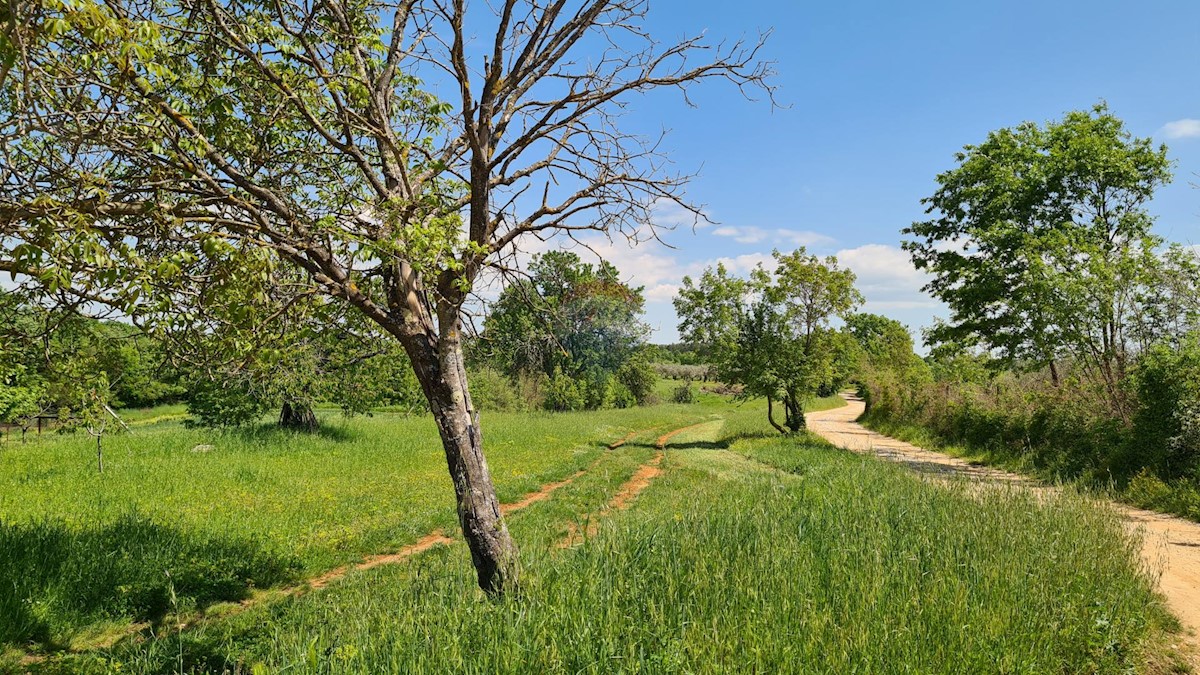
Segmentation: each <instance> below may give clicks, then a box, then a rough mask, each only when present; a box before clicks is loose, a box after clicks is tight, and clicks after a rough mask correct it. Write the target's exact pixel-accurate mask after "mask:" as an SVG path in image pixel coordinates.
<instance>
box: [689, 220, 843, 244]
mask: <svg viewBox="0 0 1200 675" xmlns="http://www.w3.org/2000/svg"><path fill="white" fill-rule="evenodd" d="M712 233H713V235H715V236H717V237H730V238H732V239H733V240H734V241H736V242H738V243H739V244H758V243H762V242H769V243H771V244H774V245H788V246H829V245H831V244H833V243H834V242H835V240H834V238H833V237H829V236H826V235H823V234H821V233H820V232H813V231H811V230H789V229H786V228H779V229H776V230H767V229H764V228H761V227H754V226H750V225H746V226H733V225H722V226H721V227H718V228H716V229H714V230H713V231H712Z"/></svg>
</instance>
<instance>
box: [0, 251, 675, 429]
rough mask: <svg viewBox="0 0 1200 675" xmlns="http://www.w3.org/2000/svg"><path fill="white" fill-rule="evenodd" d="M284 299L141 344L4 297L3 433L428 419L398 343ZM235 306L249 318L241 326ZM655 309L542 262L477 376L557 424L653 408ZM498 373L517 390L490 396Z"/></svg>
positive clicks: (628, 292)
mask: <svg viewBox="0 0 1200 675" xmlns="http://www.w3.org/2000/svg"><path fill="white" fill-rule="evenodd" d="M281 296H282V294H280V293H278V292H276V294H275V295H274V296H273V297H272V298H267V297H259V298H258V300H257V301H255V300H254V299H251V298H241V297H239V298H236V299H235V301H231V299H230V298H221V302H220V303H218V302H217V301H216V300H215V299H209V300H206V303H207V311H206V312H204V313H203V314H200V313H196V314H192V315H191V317H192V320H188V315H186V314H181V315H180V316H179V317H177V320H176V321H174V322H173V323H172V324H170V325H156V326H154V327H153V328H152V329H150V330H144V329H143V328H141V327H139V326H135V325H133V324H130V323H126V322H121V321H115V320H102V319H97V318H89V317H87V316H85V315H84V313H82V312H81V311H79V309H80V308H77V307H64V308H46V307H43V306H41V305H39V304H37V303H35V302H31V301H30V299H29V298H28V297H26V296H22V295H21V294H18V293H15V292H4V293H0V318H2V319H3V325H4V329H3V333H4V346H3V347H0V369H2V371H0V373H2V374H0V422H2V423H7V424H17V425H20V426H22V427H27V426H28V425H29V424H31V423H32V421H33V420H34V419H36V418H37V417H38V416H56V417H58V418H59V420H60V422H61V426H63V427H64V428H70V427H72V426H73V425H75V424H78V423H79V422H80V421H81V420H82V419H84V418H85V417H86V412H87V410H86V408H85V407H84V406H82V405H81V403H80V402H81V401H86V400H95V401H99V402H101V404H102V405H105V406H109V407H111V408H114V409H120V408H124V407H148V406H153V405H157V404H161V403H173V402H177V401H186V403H187V405H188V410H189V412H190V413H191V415H192V422H193V423H195V424H197V425H199V426H204V427H230V426H241V425H245V424H251V423H257V422H259V421H260V420H261V419H262V418H263V416H264V415H265V414H266V413H267V412H268V411H270V410H275V411H277V412H278V414H279V424H280V426H282V427H284V428H289V429H295V430H300V431H315V430H316V428H317V425H318V421H317V418H316V415H315V414H314V411H313V407H314V405H315V404H316V403H318V402H327V401H334V402H336V404H337V405H338V406H339V407H340V408H341V409H342V411H343V412H344V413H346V414H357V413H369V412H371V411H372V410H375V409H379V408H381V407H389V408H391V409H397V408H399V409H401V410H405V411H408V412H417V411H426V412H427V411H428V407H427V405H426V402H425V399H424V397H423V396H422V395H421V391H420V388H419V385H418V384H417V382H416V380H415V378H414V376H413V375H412V371H411V368H410V367H409V364H408V362H407V357H406V355H405V354H404V352H403V351H402V350H401V349H400V348H399V346H398V345H396V344H395V343H394V341H391V340H389V339H387V338H386V337H385V336H382V335H379V334H377V333H374V332H372V326H371V325H370V324H368V323H365V322H361V321H359V322H358V324H357V325H356V324H355V323H354V320H355V319H356V318H357V317H356V315H354V314H346V313H343V312H339V306H338V305H335V304H333V303H329V302H327V301H324V300H322V299H320V298H294V297H293V298H286V301H282V302H281V301H280V299H279V298H280V297H281ZM218 306H221V307H225V308H227V309H226V312H224V313H222V312H218V311H216V309H217V307H218ZM235 308H236V309H239V310H240V309H244V308H249V309H250V312H249V313H248V316H246V317H245V318H240V319H238V320H234V318H232V317H229V316H228V312H232V311H234V309H235ZM642 308H643V299H642V295H641V289H638V288H631V287H630V286H628V285H627V284H625V283H623V282H622V281H621V280H620V278H619V273H618V271H617V269H616V268H615V267H613V266H612V265H611V264H609V263H607V262H601V263H599V264H598V265H592V264H588V263H585V262H583V261H582V260H581V259H580V258H579V256H578V255H576V254H574V253H569V252H551V253H547V254H545V255H543V256H538V257H535V258H534V259H533V262H532V264H531V265H530V269H529V274H528V276H527V277H524V278H522V279H521V280H520V281H518V282H517V283H514V284H511V285H509V286H508V287H507V288H506V289H505V290H504V291H503V293H501V295H500V297H499V298H498V299H497V301H496V302H494V303H492V304H491V306H490V307H489V312H488V314H487V318H486V320H485V322H484V329H485V330H484V332H483V334H482V335H480V336H478V337H474V338H470V339H469V342H468V344H469V348H468V350H467V352H468V354H469V355H470V359H469V360H470V361H471V366H470V369H471V370H472V371H478V372H483V373H485V374H484V376H483V377H484V380H483V387H484V391H483V392H482V393H483V396H484V397H485V399H496V398H498V392H497V391H492V390H497V389H498V388H499V387H510V386H512V385H513V384H515V383H516V382H518V381H526V382H532V383H533V386H532V387H531V388H529V390H528V391H526V392H524V393H525V394H527V395H528V396H529V398H530V399H532V402H533V403H535V404H536V405H538V406H542V407H545V408H547V409H550V410H578V409H595V408H601V407H605V406H617V407H628V406H631V405H639V404H645V403H648V402H649V401H650V400H651V395H652V392H653V388H654V381H655V379H656V376H655V374H654V372H653V370H652V369H651V367H650V366H649V365H648V363H647V360H646V358H645V351H646V348H647V345H646V343H645V337H646V335H647V334H648V332H649V329H648V328H647V326H646V325H645V324H644V323H642V322H641V321H640V316H641V313H642ZM488 369H495V370H497V371H499V372H500V373H501V374H502V377H503V378H506V379H508V382H507V383H501V384H499V385H496V386H493V385H492V383H491V382H490V381H489V380H488V379H487V378H488V375H487V374H486V373H487V371H488ZM493 403H496V401H494V400H485V401H484V402H483V405H484V406H485V407H486V406H488V405H489V404H493ZM497 407H504V406H497Z"/></svg>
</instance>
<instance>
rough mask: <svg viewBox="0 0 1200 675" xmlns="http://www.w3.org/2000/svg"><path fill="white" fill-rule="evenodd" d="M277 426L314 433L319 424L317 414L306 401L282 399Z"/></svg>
mask: <svg viewBox="0 0 1200 675" xmlns="http://www.w3.org/2000/svg"><path fill="white" fill-rule="evenodd" d="M279 426H281V427H283V428H284V429H291V430H293V431H303V432H305V433H310V434H311V433H315V432H316V431H317V428H318V427H319V426H320V422H318V421H317V414H316V413H314V412H313V409H312V406H310V405H308V404H307V403H299V402H297V403H293V402H291V401H284V403H283V410H281V411H280V412H279Z"/></svg>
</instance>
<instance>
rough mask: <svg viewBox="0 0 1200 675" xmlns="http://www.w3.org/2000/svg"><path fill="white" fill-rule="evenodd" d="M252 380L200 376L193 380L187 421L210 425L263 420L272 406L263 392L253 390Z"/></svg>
mask: <svg viewBox="0 0 1200 675" xmlns="http://www.w3.org/2000/svg"><path fill="white" fill-rule="evenodd" d="M252 387H253V383H252V382H250V381H249V379H247V378H241V379H237V380H224V379H223V380H199V381H197V382H195V383H193V384H192V392H191V397H190V398H188V402H187V410H188V414H190V415H191V416H192V419H191V420H189V423H190V424H193V425H195V426H200V427H207V428H210V429H218V428H222V427H243V426H247V425H250V424H255V423H257V422H260V421H262V417H263V415H265V414H266V413H267V411H269V410H270V409H271V407H272V406H270V405H268V403H267V402H266V400H265V397H263V396H256V395H254V394H253V393H252Z"/></svg>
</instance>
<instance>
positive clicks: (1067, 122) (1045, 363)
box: [904, 105, 1171, 414]
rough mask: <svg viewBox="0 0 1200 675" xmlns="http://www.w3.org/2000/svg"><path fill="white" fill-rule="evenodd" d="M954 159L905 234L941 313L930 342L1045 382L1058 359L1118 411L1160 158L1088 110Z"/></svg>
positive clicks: (1164, 166)
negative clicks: (1077, 369)
mask: <svg viewBox="0 0 1200 675" xmlns="http://www.w3.org/2000/svg"><path fill="white" fill-rule="evenodd" d="M956 159H957V162H958V166H957V167H955V168H954V169H952V170H950V171H947V172H945V173H943V174H941V175H939V176H938V184H939V187H938V189H937V191H936V192H935V193H934V194H933V196H931V197H929V198H927V199H926V200H924V203H925V204H926V205H927V206H928V211H929V213H931V214H933V216H934V217H933V218H932V219H931V220H927V221H923V222H917V223H913V225H912V226H911V227H909V228H908V229H906V230H905V234H908V235H911V236H913V237H914V239H912V240H910V241H907V242H905V244H904V246H905V248H906V250H908V251H909V252H910V253H911V255H912V259H913V262H914V264H915V265H916V266H917V267H918V268H919V269H926V270H929V271H930V272H932V273H933V280H932V281H931V282H930V283H929V284H928V285H927V286H926V287H925V289H926V290H927V291H928V292H930V293H931V294H933V295H934V296H935V297H937V298H939V299H940V300H942V301H943V302H945V303H946V304H947V305H949V307H950V310H951V318H950V320H949V321H948V322H946V323H943V324H941V325H939V326H937V327H936V328H935V329H934V330H933V331H932V333H931V337H932V339H933V340H934V341H936V342H959V343H969V342H975V343H977V344H979V345H980V346H981V347H982V348H984V349H985V350H987V351H989V352H992V353H993V354H994V355H995V356H996V357H997V358H998V359H999V360H1000V361H1001V362H1002V363H1006V364H1016V365H1025V366H1029V367H1037V368H1040V367H1048V368H1049V369H1050V370H1051V374H1052V377H1053V378H1054V379H1055V381H1056V382H1057V381H1058V378H1059V373H1058V369H1057V365H1056V362H1057V360H1058V359H1060V358H1063V357H1065V356H1070V357H1073V358H1074V359H1075V360H1076V362H1077V363H1079V364H1081V365H1082V366H1083V367H1084V368H1086V369H1087V370H1089V371H1090V372H1092V373H1093V375H1094V376H1095V378H1096V379H1097V380H1098V381H1100V382H1102V383H1103V387H1104V390H1105V392H1106V394H1107V397H1108V400H1109V402H1110V403H1111V404H1112V406H1113V408H1114V410H1116V411H1117V412H1119V413H1121V414H1124V413H1125V412H1126V406H1125V403H1124V400H1123V395H1122V391H1121V385H1120V382H1121V380H1122V378H1123V376H1124V373H1125V369H1126V366H1127V363H1128V361H1129V354H1130V341H1131V332H1132V326H1133V324H1134V321H1133V319H1134V317H1135V316H1136V314H1137V312H1138V310H1137V309H1136V302H1135V299H1136V296H1137V295H1138V293H1139V291H1140V290H1141V289H1144V288H1145V287H1146V285H1147V284H1148V283H1150V282H1151V280H1152V279H1153V276H1154V272H1153V270H1155V269H1156V268H1157V266H1158V263H1159V258H1158V257H1157V255H1156V254H1155V249H1156V248H1157V247H1158V245H1159V244H1160V243H1161V242H1160V240H1159V239H1158V238H1157V237H1156V236H1154V235H1153V234H1152V233H1151V231H1150V228H1151V225H1152V220H1151V218H1150V216H1149V215H1148V214H1147V213H1146V210H1145V206H1146V203H1147V202H1148V201H1149V199H1150V198H1151V196H1152V195H1153V194H1154V190H1155V188H1157V187H1158V186H1160V185H1162V184H1163V183H1165V182H1167V181H1169V180H1170V178H1171V173H1170V170H1169V168H1170V163H1169V161H1168V160H1167V156H1166V148H1165V147H1157V148H1156V147H1154V146H1153V145H1152V143H1151V141H1150V139H1139V138H1134V137H1132V136H1131V135H1130V134H1129V132H1128V131H1126V129H1125V125H1124V123H1123V122H1122V121H1121V120H1120V119H1118V118H1117V117H1115V116H1114V115H1112V114H1111V113H1110V112H1109V111H1108V108H1107V107H1106V106H1104V105H1098V106H1096V107H1095V108H1093V109H1092V110H1090V111H1077V112H1072V113H1069V114H1067V115H1066V117H1064V118H1063V119H1062V120H1061V121H1056V122H1050V123H1048V124H1046V125H1044V126H1039V125H1036V124H1033V123H1025V124H1022V125H1020V126H1017V127H1014V128H1009V129H1001V130H998V131H994V132H992V133H990V134H989V135H988V137H987V139H986V140H985V141H984V142H983V143H981V144H979V145H974V146H967V147H966V148H965V149H964V150H963V152H961V153H959V154H958V155H957V158H956Z"/></svg>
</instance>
